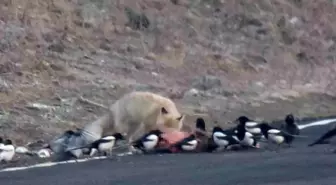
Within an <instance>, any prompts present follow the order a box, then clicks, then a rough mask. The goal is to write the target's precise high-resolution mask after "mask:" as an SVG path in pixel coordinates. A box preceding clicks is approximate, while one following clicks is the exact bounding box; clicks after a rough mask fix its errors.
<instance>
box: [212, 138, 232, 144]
mask: <svg viewBox="0 0 336 185" xmlns="http://www.w3.org/2000/svg"><path fill="white" fill-rule="evenodd" d="M213 139H214V142H215V143H216V144H217V145H218V146H227V145H228V144H229V142H228V141H227V140H225V139H218V138H217V137H213Z"/></svg>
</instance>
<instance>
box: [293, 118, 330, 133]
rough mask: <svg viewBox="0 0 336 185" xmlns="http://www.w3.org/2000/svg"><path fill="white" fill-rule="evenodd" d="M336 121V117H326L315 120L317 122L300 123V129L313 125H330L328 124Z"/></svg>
mask: <svg viewBox="0 0 336 185" xmlns="http://www.w3.org/2000/svg"><path fill="white" fill-rule="evenodd" d="M335 121H336V119H325V120H321V121H315V122H312V123H308V124H304V125H299V129H300V130H302V129H305V128H309V127H313V126H319V125H328V124H330V123H333V122H335Z"/></svg>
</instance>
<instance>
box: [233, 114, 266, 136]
mask: <svg viewBox="0 0 336 185" xmlns="http://www.w3.org/2000/svg"><path fill="white" fill-rule="evenodd" d="M236 121H238V125H239V124H240V125H244V127H245V129H246V131H247V132H249V133H251V134H253V135H255V136H261V130H260V128H259V127H258V125H259V123H257V122H256V121H253V120H251V119H250V118H248V117H246V116H240V117H238V118H237V120H236Z"/></svg>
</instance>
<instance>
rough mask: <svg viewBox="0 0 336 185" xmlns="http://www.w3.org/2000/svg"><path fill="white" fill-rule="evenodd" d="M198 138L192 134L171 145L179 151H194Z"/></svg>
mask: <svg viewBox="0 0 336 185" xmlns="http://www.w3.org/2000/svg"><path fill="white" fill-rule="evenodd" d="M198 143H199V142H198V140H197V138H196V136H195V135H194V134H191V135H190V136H188V137H186V138H184V139H182V140H181V141H179V142H177V143H175V144H173V145H172V147H175V148H176V149H177V150H179V151H181V152H195V151H196V149H197V146H198Z"/></svg>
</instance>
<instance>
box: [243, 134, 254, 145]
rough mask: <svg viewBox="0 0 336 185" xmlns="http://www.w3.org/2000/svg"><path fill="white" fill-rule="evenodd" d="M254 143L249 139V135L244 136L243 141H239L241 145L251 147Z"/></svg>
mask: <svg viewBox="0 0 336 185" xmlns="http://www.w3.org/2000/svg"><path fill="white" fill-rule="evenodd" d="M253 143H254V139H253V138H251V137H250V136H249V135H245V137H244V139H243V140H242V141H241V144H243V145H247V146H252V145H253Z"/></svg>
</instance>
